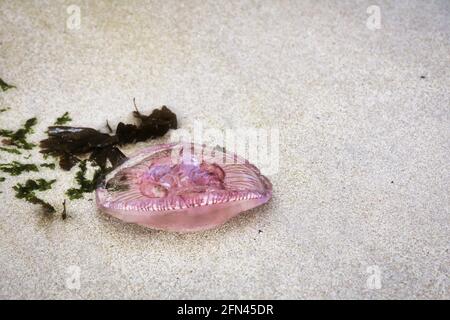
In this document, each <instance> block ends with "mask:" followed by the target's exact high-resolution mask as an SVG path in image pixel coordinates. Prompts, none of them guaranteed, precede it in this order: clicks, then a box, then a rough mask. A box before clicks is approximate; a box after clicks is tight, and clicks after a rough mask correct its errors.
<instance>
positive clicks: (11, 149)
mask: <svg viewBox="0 0 450 320" xmlns="http://www.w3.org/2000/svg"><path fill="white" fill-rule="evenodd" d="M0 151H4V152H8V153H12V154H22V152H20V150H19V149H16V148H5V147H0Z"/></svg>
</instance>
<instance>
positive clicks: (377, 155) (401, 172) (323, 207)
mask: <svg viewBox="0 0 450 320" xmlns="http://www.w3.org/2000/svg"><path fill="white" fill-rule="evenodd" d="M374 5H375V7H374ZM78 13H79V16H77V14H78ZM374 15H375V16H374ZM78 18H79V19H78ZM0 25H1V28H0V78H2V79H3V80H4V81H5V82H7V83H9V84H12V85H14V86H16V88H12V89H10V90H7V91H4V92H1V91H0V109H2V108H10V109H8V110H7V111H5V112H2V113H0V128H2V129H12V130H13V129H14V130H15V129H17V128H19V127H20V126H21V125H23V123H24V122H25V121H26V120H27V119H29V118H31V117H36V118H37V121H38V123H37V125H36V127H35V128H34V133H33V134H32V135H31V136H30V138H29V140H30V141H31V142H34V143H38V142H39V141H40V140H41V139H43V138H45V137H46V134H45V131H46V129H47V127H48V126H50V125H52V124H53V123H54V121H55V119H56V118H58V117H60V116H61V115H62V114H64V113H65V112H69V114H70V116H71V118H72V121H71V123H70V124H72V125H78V126H87V127H92V128H96V129H101V130H106V128H105V124H106V120H108V122H109V123H111V124H114V125H115V124H117V123H118V122H119V121H127V122H129V123H132V122H133V118H132V115H131V112H132V111H133V101H132V100H133V98H136V101H137V104H138V105H139V108H140V110H141V111H143V112H145V113H147V114H148V113H149V112H150V111H151V110H152V109H153V108H156V107H160V106H162V105H167V106H169V107H170V109H171V110H172V111H174V112H175V113H176V114H177V116H178V121H179V127H180V129H186V130H190V129H191V128H193V127H195V126H197V127H198V126H199V125H201V126H202V127H203V128H210V129H211V128H212V129H218V130H219V132H225V131H226V130H228V129H231V130H235V129H238V128H260V129H262V130H266V131H267V132H269V131H270V132H271V130H278V132H279V136H278V138H279V142H278V143H277V145H276V148H275V149H274V150H277V151H276V154H275V155H274V159H275V158H276V160H277V161H278V162H277V163H276V165H274V166H273V167H272V168H271V169H270V170H269V171H270V172H265V173H266V174H267V176H268V178H269V179H270V180H271V182H272V184H273V198H272V200H271V201H270V202H269V203H268V204H266V205H264V206H261V207H258V208H256V209H253V210H251V211H248V212H246V213H245V214H242V215H240V216H238V217H236V218H233V219H232V220H231V221H229V222H228V223H226V224H225V225H223V226H222V227H220V228H218V229H214V230H209V231H204V232H198V233H188V234H178V233H168V232H163V231H155V230H150V229H146V228H144V227H140V226H137V225H132V224H126V223H123V222H122V221H120V220H117V219H115V218H112V217H110V216H107V215H105V214H103V213H101V212H99V211H98V210H97V209H96V204H95V195H94V193H91V194H85V195H84V199H80V200H72V201H68V202H67V213H68V215H69V217H68V218H67V219H66V220H62V219H61V217H60V214H59V212H61V211H62V202H63V200H64V199H65V198H66V196H65V191H66V190H67V189H68V188H71V187H74V186H76V181H75V180H74V176H75V174H76V172H77V170H78V168H77V167H75V168H73V169H72V170H71V171H70V172H65V171H62V170H61V169H59V168H58V167H57V168H56V169H54V170H52V169H49V168H41V169H40V170H39V172H29V173H23V174H21V175H19V176H11V175H8V174H7V173H3V172H0V176H1V177H5V181H3V182H0V191H1V193H0V203H1V210H0V298H3V299H17V298H24V299H35V298H39V299H53V298H57V299H66V298H69V299H83V298H88V299H114V298H128V299H177V298H178V299H315V298H318V299H384V298H386V299H404V298H407V299H423V298H425V299H449V298H450V292H449V287H450V281H449V273H450V270H449V267H450V255H449V243H450V242H449V239H450V192H449V191H450V167H449V164H450V2H449V1H447V0H440V1H418V0H417V1H416V0H411V1H376V3H374V1H325V0H323V1H313V0H310V1H284V0H283V1H185V2H181V1H172V0H169V1H127V2H125V1H120V2H119V1H117V2H112V1H95V2H94V1H79V0H76V1H63V0H61V1H12V0H0ZM172 134H173V132H172ZM170 138H171V136H170V135H166V136H164V137H162V138H159V139H156V140H151V141H148V142H141V143H138V144H133V145H128V146H126V147H124V148H122V150H123V152H124V153H125V154H127V155H129V154H132V153H133V152H135V151H137V150H139V149H140V148H143V147H145V146H149V145H154V144H158V143H162V142H167V141H169V140H170ZM27 157H29V158H28V159H25V158H27ZM14 160H17V161H21V162H25V163H29V162H32V163H42V162H45V161H52V160H51V159H50V160H44V159H43V158H42V155H41V154H39V148H33V149H32V150H30V151H26V152H24V153H23V154H22V155H16V154H9V153H6V152H1V151H0V163H9V162H11V161H14ZM274 161H275V160H274ZM263 172H264V170H263ZM29 178H33V179H36V178H45V179H56V180H57V181H56V182H55V184H54V185H53V188H52V189H51V190H50V191H46V192H42V193H39V195H40V196H41V197H42V198H43V199H45V200H46V201H48V202H50V203H51V204H52V205H54V206H55V208H56V209H57V213H56V214H55V215H54V217H53V218H50V219H48V218H45V217H44V216H43V215H42V213H40V212H39V207H38V206H35V205H32V204H29V203H27V202H25V201H23V200H21V199H17V198H16V197H15V191H14V190H13V188H12V187H13V186H14V185H16V184H17V183H23V182H24V181H26V180H27V179H29Z"/></svg>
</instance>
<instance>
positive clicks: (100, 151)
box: [40, 99, 177, 171]
mask: <svg viewBox="0 0 450 320" xmlns="http://www.w3.org/2000/svg"><path fill="white" fill-rule="evenodd" d="M133 101H134V99H133ZM134 105H135V109H136V110H135V111H134V112H133V115H134V117H135V118H136V119H137V120H138V121H139V124H138V125H135V124H124V123H123V122H120V123H119V124H118V125H117V127H116V132H115V134H112V129H111V126H110V125H109V123H108V122H107V128H108V130H109V131H110V134H108V133H103V132H100V131H99V130H96V129H93V128H86V127H69V126H60V125H57V126H51V127H49V128H48V131H47V134H48V138H47V139H44V140H42V141H41V142H40V147H41V153H43V154H44V156H46V155H47V156H48V155H51V156H55V157H59V165H60V167H61V168H62V169H64V170H70V169H71V168H72V167H74V166H75V165H76V164H77V163H78V162H80V158H79V157H81V156H85V155H86V154H90V157H89V160H91V161H93V162H95V163H96V164H97V165H98V166H100V168H101V169H102V170H103V171H105V170H106V166H107V162H108V161H109V162H110V163H111V165H112V167H116V166H117V165H120V164H121V163H123V162H124V161H125V160H126V159H127V158H126V157H125V155H124V154H123V153H122V152H121V151H120V149H119V148H118V147H117V146H122V145H125V144H129V143H135V142H140V141H146V140H148V139H155V138H157V137H161V136H163V135H164V134H166V133H167V131H169V130H170V129H176V128H177V116H176V115H175V114H174V113H173V112H172V111H170V110H169V108H167V107H166V106H162V107H161V109H154V110H153V111H152V113H151V114H150V115H148V116H146V115H143V114H142V113H141V112H139V110H138V108H137V107H136V103H134Z"/></svg>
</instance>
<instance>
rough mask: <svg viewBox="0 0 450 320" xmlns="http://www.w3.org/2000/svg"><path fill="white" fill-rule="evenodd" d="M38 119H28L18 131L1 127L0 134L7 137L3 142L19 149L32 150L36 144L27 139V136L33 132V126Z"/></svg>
mask: <svg viewBox="0 0 450 320" xmlns="http://www.w3.org/2000/svg"><path fill="white" fill-rule="evenodd" d="M36 123H37V119H36V118H30V119H28V120H27V121H26V122H25V124H24V125H23V127H22V128H20V129H18V130H17V131H12V130H5V129H0V136H1V137H5V138H7V139H3V141H2V142H3V144H5V145H10V146H15V147H17V148H19V149H25V150H31V149H32V148H33V147H34V146H35V144H33V143H30V142H28V141H27V139H26V138H27V136H28V135H29V134H30V133H32V132H33V127H34V126H35V125H36Z"/></svg>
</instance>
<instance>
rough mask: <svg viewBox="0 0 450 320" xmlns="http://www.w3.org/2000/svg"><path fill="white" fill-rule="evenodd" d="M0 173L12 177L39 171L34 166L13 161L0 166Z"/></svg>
mask: <svg viewBox="0 0 450 320" xmlns="http://www.w3.org/2000/svg"><path fill="white" fill-rule="evenodd" d="M0 171H2V172H5V173H9V174H10V175H12V176H18V175H21V174H22V173H23V172H30V171H33V172H38V171H39V169H38V167H37V166H36V165H35V164H32V163H20V162H18V161H13V162H11V163H2V164H0Z"/></svg>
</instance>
